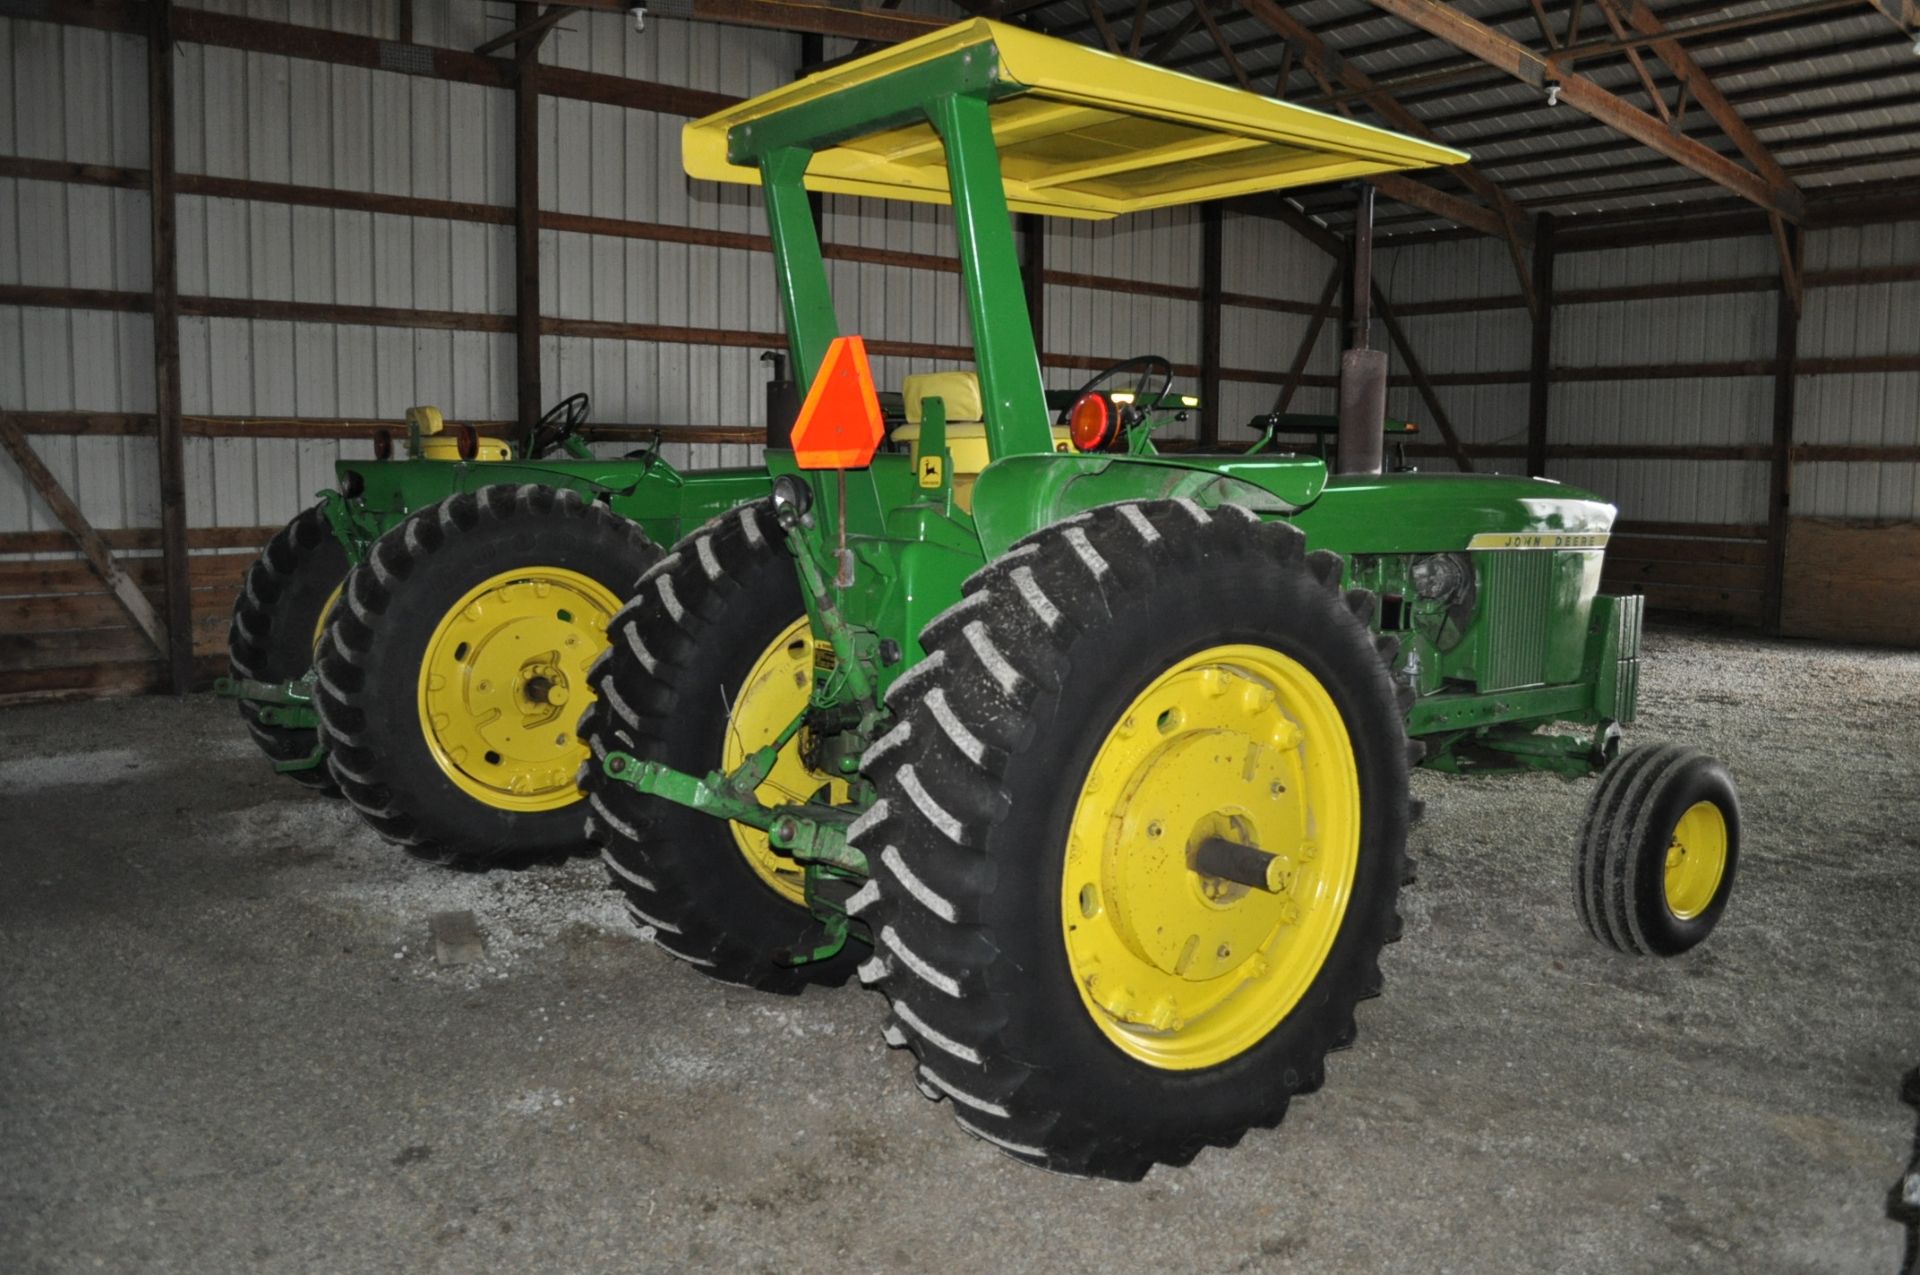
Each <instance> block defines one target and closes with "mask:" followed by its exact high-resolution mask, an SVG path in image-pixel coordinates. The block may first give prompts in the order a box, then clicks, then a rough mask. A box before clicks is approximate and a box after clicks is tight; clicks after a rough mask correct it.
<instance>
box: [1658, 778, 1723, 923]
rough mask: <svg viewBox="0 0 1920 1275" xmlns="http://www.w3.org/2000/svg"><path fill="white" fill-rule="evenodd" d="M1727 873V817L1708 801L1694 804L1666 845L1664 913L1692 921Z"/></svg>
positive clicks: (1706, 903) (1688, 809)
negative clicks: (1668, 912)
mask: <svg viewBox="0 0 1920 1275" xmlns="http://www.w3.org/2000/svg"><path fill="white" fill-rule="evenodd" d="M1726 871H1727V817H1726V816H1725V815H1723V814H1721V813H1720V807H1718V806H1716V805H1714V804H1713V803H1712V802H1711V801H1696V802H1694V803H1693V805H1691V806H1689V807H1687V813H1685V814H1683V815H1681V816H1680V822H1679V823H1678V824H1675V825H1674V829H1673V840H1672V841H1671V842H1670V843H1668V845H1667V875H1666V888H1667V910H1668V911H1670V912H1672V913H1673V914H1674V916H1675V917H1677V918H1679V919H1680V920H1682V921H1691V920H1692V919H1693V918H1694V917H1696V916H1699V915H1700V914H1701V913H1702V912H1704V911H1706V910H1707V905H1708V904H1710V903H1712V902H1713V896H1714V894H1715V893H1717V892H1718V891H1719V889H1720V879H1721V878H1722V877H1723V876H1725V875H1726Z"/></svg>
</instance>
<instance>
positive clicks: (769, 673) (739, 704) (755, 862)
mask: <svg viewBox="0 0 1920 1275" xmlns="http://www.w3.org/2000/svg"><path fill="white" fill-rule="evenodd" d="M812 695H813V631H812V629H811V628H809V627H808V624H807V617H806V616H804V615H803V616H801V617H800V618H799V619H797V620H795V621H794V622H793V623H792V624H790V625H788V626H787V627H786V629H784V630H783V631H782V632H781V633H780V635H779V636H778V637H776V638H774V639H773V641H772V642H770V643H768V644H767V649H766V650H765V651H762V652H761V653H760V658H759V659H757V660H755V661H754V664H753V667H752V668H751V669H749V670H748V671H747V676H746V680H745V681H743V682H742V683H741V686H740V694H739V695H738V696H737V697H736V698H735V699H734V702H733V715H732V717H731V718H729V719H728V722H727V738H726V744H725V747H723V748H722V750H721V758H720V768H721V769H722V770H724V771H731V770H732V769H733V768H734V767H735V766H738V765H739V764H740V763H741V762H743V761H745V760H746V759H747V756H748V754H750V753H752V752H753V751H754V750H755V749H758V748H764V747H765V746H766V745H768V744H771V743H772V742H773V741H774V740H775V739H778V738H779V737H780V732H781V731H783V730H785V729H786V728H787V727H788V726H789V725H790V724H791V723H792V722H793V719H794V718H795V717H798V716H799V715H800V711H801V710H802V709H804V708H805V707H806V706H807V700H808V699H809V698H810V697H811V696H812ZM801 738H802V737H801V736H800V735H796V736H794V737H793V738H792V739H791V740H789V741H787V746H786V747H785V748H783V749H781V750H780V756H779V759H778V760H777V761H776V762H775V763H774V766H773V769H772V770H771V771H769V772H768V773H767V780H766V782H765V783H763V784H761V785H760V787H759V788H757V789H755V790H754V795H755V796H757V797H759V798H760V800H761V801H762V802H765V803H767V804H768V805H779V804H782V803H786V802H796V803H797V802H805V801H810V800H812V799H813V797H814V795H815V794H817V793H819V791H820V790H821V789H822V788H830V789H831V793H830V797H831V799H832V800H833V801H836V802H845V801H846V800H847V799H848V794H847V785H846V782H845V781H844V780H838V779H829V778H828V776H826V775H823V774H821V773H820V772H819V771H817V770H811V769H809V768H808V766H807V763H806V762H805V761H804V760H803V759H802V747H801ZM728 826H729V827H730V828H732V829H733V839H734V842H735V843H736V844H737V845H739V847H740V853H741V854H742V855H743V856H744V857H745V858H746V861H747V864H748V866H749V867H751V868H752V869H753V871H754V875H756V876H758V877H759V878H760V879H761V880H762V881H765V882H766V883H767V885H768V886H770V887H772V889H773V891H774V893H776V894H778V895H779V896H780V897H781V898H783V899H785V900H787V901H788V902H789V903H792V904H793V905H794V906H796V907H805V906H806V902H807V894H806V880H805V873H804V871H803V870H802V869H801V866H800V864H799V863H798V862H797V861H795V860H794V859H793V858H792V856H790V855H786V854H783V853H781V852H780V851H779V850H776V849H774V847H773V844H772V842H771V841H769V840H768V838H767V834H766V833H764V832H762V831H760V830H759V829H758V828H749V827H747V826H746V825H745V824H740V823H729V824H728Z"/></svg>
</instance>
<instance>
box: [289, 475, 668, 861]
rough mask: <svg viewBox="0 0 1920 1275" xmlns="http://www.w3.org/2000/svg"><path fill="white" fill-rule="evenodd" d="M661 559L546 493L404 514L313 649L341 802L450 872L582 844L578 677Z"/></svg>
mask: <svg viewBox="0 0 1920 1275" xmlns="http://www.w3.org/2000/svg"><path fill="white" fill-rule="evenodd" d="M659 556H660V551H659V549H658V548H657V547H656V546H655V545H654V544H653V542H652V541H651V540H649V539H648V538H647V536H646V534H645V533H644V532H643V531H641V529H640V527H639V525H638V524H636V523H634V522H631V521H629V520H627V519H625V518H622V517H620V516H619V515H617V514H614V513H612V512H610V511H608V510H607V509H605V508H602V507H601V506H599V505H593V504H589V503H588V502H586V501H585V500H583V499H582V498H581V497H580V496H579V495H578V493H575V492H572V491H568V490H564V489H556V488H553V487H547V486H542V485H539V484H526V485H523V486H518V487H514V486H494V487H483V488H481V489H480V490H478V491H474V492H462V493H460V494H457V495H454V496H449V497H447V498H446V499H445V500H442V501H440V502H439V503H437V504H434V505H429V506H427V507H426V508H424V509H421V510H418V511H416V512H415V513H413V514H411V515H409V516H408V517H407V519H406V520H405V521H404V522H402V523H400V524H399V525H397V526H395V527H394V528H392V529H391V530H389V531H388V532H387V533H386V534H385V535H383V536H381V537H380V539H378V540H377V541H375V542H374V544H373V547H372V549H371V550H369V551H368V554H367V560H366V561H365V562H363V563H361V564H360V565H359V566H357V567H355V568H354V569H353V571H352V573H351V574H350V575H349V576H348V577H347V583H346V589H345V591H344V593H343V594H342V599H341V604H340V605H339V606H337V607H335V608H334V613H333V617H332V619H330V620H329V621H328V623H327V630H326V635H325V638H324V639H323V641H322V643H321V650H320V657H319V661H318V666H317V667H318V671H319V676H318V679H317V681H318V685H317V686H316V695H315V701H316V703H318V705H319V707H320V718H321V723H322V725H323V726H324V728H325V730H326V734H327V741H328V746H329V748H330V750H331V752H330V755H329V758H328V761H329V764H330V765H331V767H332V769H333V774H334V778H335V779H336V780H337V781H338V782H339V784H340V789H341V791H342V793H344V794H345V796H346V798H347V799H348V800H349V801H351V802H352V803H353V804H354V806H355V807H357V808H358V809H359V811H360V813H361V814H363V815H364V816H366V819H367V821H368V822H369V823H371V824H372V825H373V827H374V828H375V829H376V830H378V831H379V832H380V833H381V834H382V835H383V836H385V837H387V838H388V839H389V840H391V841H394V842H397V843H398V844H400V845H402V846H404V847H405V848H406V849H407V851H408V852H409V853H411V854H413V855H415V856H417V857H419V858H422V859H426V860H428V861H430V862H433V863H439V864H444V865H446V866H448V867H455V868H462V869H468V870H475V871H484V870H486V869H488V868H500V867H523V866H526V865H528V864H532V863H539V862H551V861H555V860H558V859H562V858H565V857H567V856H569V855H571V854H575V853H579V852H581V851H582V850H584V849H585V847H584V846H583V844H582V842H581V839H580V807H581V800H582V798H581V794H580V791H579V789H578V787H577V786H576V783H575V775H576V772H577V771H578V768H579V765H580V763H581V762H582V761H583V760H584V759H585V756H586V753H585V750H584V749H583V748H582V747H581V746H580V744H579V742H578V740H577V738H576V735H575V731H576V728H577V725H578V722H579V718H580V715H581V713H582V711H583V710H584V708H585V707H586V706H587V704H588V702H589V700H590V698H591V691H590V690H589V689H588V686H587V677H586V671H587V668H588V666H589V665H590V664H591V663H592V662H593V660H595V659H596V658H598V656H599V655H600V653H601V652H603V651H604V650H605V649H606V642H607V637H606V622H607V620H608V619H609V618H610V617H611V616H612V614H613V612H614V611H615V610H616V609H618V606H619V600H620V599H621V598H624V597H626V596H627V594H628V593H629V592H630V591H631V590H632V588H633V583H634V581H635V580H636V579H637V578H638V577H639V576H640V574H641V573H642V572H643V571H645V570H646V569H647V567H649V566H650V565H652V563H653V562H654V561H655V560H656V559H657V558H658V557H659Z"/></svg>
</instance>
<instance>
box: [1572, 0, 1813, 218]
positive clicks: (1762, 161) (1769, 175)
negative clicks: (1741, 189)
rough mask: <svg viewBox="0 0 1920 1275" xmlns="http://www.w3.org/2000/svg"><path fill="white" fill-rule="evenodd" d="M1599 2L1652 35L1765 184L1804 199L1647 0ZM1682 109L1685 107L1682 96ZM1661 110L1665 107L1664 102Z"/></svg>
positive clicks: (1657, 51)
mask: <svg viewBox="0 0 1920 1275" xmlns="http://www.w3.org/2000/svg"><path fill="white" fill-rule="evenodd" d="M1602 3H1604V4H1606V5H1607V6H1608V7H1609V10H1611V9H1612V8H1614V7H1615V6H1617V7H1618V8H1619V9H1621V10H1622V11H1623V14H1622V16H1623V18H1624V20H1625V21H1626V22H1627V24H1628V25H1630V26H1632V27H1633V29H1634V30H1636V31H1638V32H1640V33H1641V34H1642V35H1644V36H1648V37H1651V47H1652V49H1653V52H1654V55H1655V56H1657V57H1658V58H1659V59H1660V60H1661V61H1662V62H1664V63H1666V65H1667V69H1668V70H1669V71H1671V72H1673V74H1674V76H1675V77H1676V78H1678V79H1679V81H1680V88H1681V91H1682V92H1683V93H1687V94H1691V95H1692V97H1693V100H1694V101H1695V102H1696V103H1698V104H1699V106H1700V109H1701V110H1703V111H1705V112H1706V113H1707V117H1708V118H1709V119H1711V120H1712V121H1713V122H1714V123H1715V124H1717V125H1719V126H1720V131H1721V132H1723V133H1725V134H1726V135H1727V140H1729V141H1731V142H1732V143H1733V144H1734V146H1735V147H1737V148H1738V149H1739V151H1740V153H1741V155H1743V156H1745V157H1746V161H1747V162H1748V163H1749V164H1752V165H1753V169H1754V171H1755V172H1757V173H1759V174H1760V176H1761V177H1763V178H1764V179H1766V181H1767V183H1768V185H1770V186H1772V187H1774V188H1775V189H1778V190H1781V191H1787V192H1791V194H1792V195H1793V197H1794V198H1795V199H1804V196H1803V195H1802V194H1801V192H1800V188H1799V187H1798V186H1795V185H1794V183H1793V179H1792V178H1791V177H1789V176H1787V171H1786V169H1784V168H1782V167H1781V166H1780V163H1779V161H1778V160H1776V159H1774V157H1773V153H1772V152H1771V151H1769V150H1768V149H1767V147H1766V145H1765V144H1764V143H1763V142H1761V140H1760V139H1759V137H1757V136H1755V134H1754V131H1753V129H1752V128H1751V127H1749V126H1748V124H1747V122H1746V121H1745V120H1744V119H1742V118H1740V112H1738V111H1737V110H1735V109H1734V108H1733V104H1732V103H1731V102H1729V101H1727V99H1726V97H1725V95H1723V94H1722V93H1721V92H1720V90H1719V89H1718V88H1717V87H1715V85H1714V83H1713V77H1712V76H1710V75H1708V74H1707V73H1706V72H1705V71H1703V70H1701V69H1700V66H1699V64H1698V63H1696V62H1695V61H1694V60H1693V55H1692V54H1690V53H1688V52H1687V50H1686V48H1685V46H1683V45H1682V44H1681V43H1680V41H1679V40H1677V39H1674V38H1673V36H1672V35H1671V34H1670V33H1669V32H1668V30H1667V25H1666V23H1664V22H1662V21H1661V20H1660V19H1659V17H1658V16H1656V15H1655V14H1654V12H1653V10H1652V9H1649V8H1648V7H1647V3H1646V0H1602ZM1656 96H1658V94H1657V93H1656ZM1682 109H1684V98H1683V99H1682ZM1662 111H1663V112H1664V111H1665V108H1664V106H1663V107H1662ZM1670 118H1671V117H1670Z"/></svg>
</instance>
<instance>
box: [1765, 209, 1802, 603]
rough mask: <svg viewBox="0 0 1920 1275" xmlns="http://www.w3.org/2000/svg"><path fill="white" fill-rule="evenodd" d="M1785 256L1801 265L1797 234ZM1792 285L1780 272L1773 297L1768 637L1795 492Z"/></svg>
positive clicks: (1782, 578)
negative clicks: (1788, 516)
mask: <svg viewBox="0 0 1920 1275" xmlns="http://www.w3.org/2000/svg"><path fill="white" fill-rule="evenodd" d="M1786 240H1787V242H1786V247H1787V249H1788V250H1789V251H1788V253H1787V255H1788V256H1789V257H1790V258H1791V260H1792V261H1793V262H1794V263H1795V264H1796V265H1797V263H1798V262H1799V259H1800V242H1801V239H1800V228H1799V227H1798V226H1791V227H1788V228H1787V230H1786ZM1793 287H1794V282H1793V281H1792V280H1791V279H1790V278H1789V272H1788V271H1785V270H1783V271H1782V272H1781V276H1780V286H1779V287H1778V288H1777V289H1776V290H1775V292H1774V297H1773V305H1774V324H1773V334H1774V335H1773V450H1772V454H1771V456H1770V457H1769V458H1768V475H1767V477H1768V481H1767V576H1766V592H1765V594H1764V595H1763V597H1762V609H1761V623H1762V624H1764V625H1765V626H1766V629H1767V631H1768V632H1770V633H1777V632H1779V631H1780V612H1781V606H1782V602H1783V600H1784V594H1785V592H1786V590H1785V582H1786V575H1787V514H1788V505H1789V502H1790V501H1791V499H1792V491H1793V411H1794V390H1795V388H1796V384H1795V380H1796V370H1795V364H1796V363H1797V362H1798V361H1799V357H1800V311H1799V307H1797V306H1796V305H1795V304H1794V298H1793V292H1792V289H1793Z"/></svg>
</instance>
